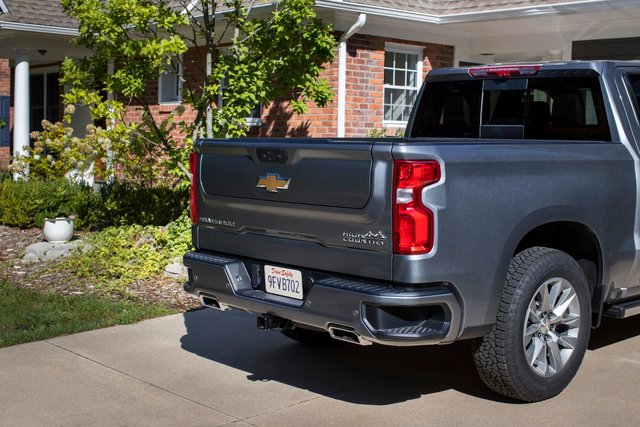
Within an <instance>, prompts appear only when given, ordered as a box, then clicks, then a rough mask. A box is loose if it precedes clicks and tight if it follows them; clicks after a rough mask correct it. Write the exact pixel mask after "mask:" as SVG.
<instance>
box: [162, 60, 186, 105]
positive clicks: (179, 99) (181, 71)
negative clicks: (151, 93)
mask: <svg viewBox="0 0 640 427" xmlns="http://www.w3.org/2000/svg"><path fill="white" fill-rule="evenodd" d="M172 62H173V61H172ZM177 65H178V70H177V71H178V76H177V79H178V94H177V98H176V99H170V100H165V99H162V94H163V90H162V81H163V80H164V79H165V78H167V76H169V75H173V74H174V73H171V74H170V73H167V72H166V71H165V72H163V73H162V74H161V75H160V77H158V104H161V105H170V104H181V103H182V86H183V83H184V77H183V75H184V68H183V66H182V55H180V57H179V58H177Z"/></svg>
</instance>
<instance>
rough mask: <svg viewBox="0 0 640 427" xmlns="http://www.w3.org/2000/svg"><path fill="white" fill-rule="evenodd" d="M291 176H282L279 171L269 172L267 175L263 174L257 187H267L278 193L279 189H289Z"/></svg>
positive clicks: (270, 190) (269, 190) (268, 189)
mask: <svg viewBox="0 0 640 427" xmlns="http://www.w3.org/2000/svg"><path fill="white" fill-rule="evenodd" d="M290 183H291V178H282V177H281V176H280V174H279V173H269V172H267V176H261V177H260V179H259V180H258V184H257V185H256V187H258V188H266V189H267V191H268V192H270V193H277V192H278V190H287V189H288V188H289V184H290Z"/></svg>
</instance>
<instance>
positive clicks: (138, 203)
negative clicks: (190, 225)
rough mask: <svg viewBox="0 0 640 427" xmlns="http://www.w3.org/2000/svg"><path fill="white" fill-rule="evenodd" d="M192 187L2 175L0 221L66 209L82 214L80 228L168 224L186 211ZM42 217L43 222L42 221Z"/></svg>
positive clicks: (27, 221)
mask: <svg viewBox="0 0 640 427" xmlns="http://www.w3.org/2000/svg"><path fill="white" fill-rule="evenodd" d="M188 194H189V193H188V189H184V188H180V189H173V188H170V187H166V186H158V187H151V188H149V187H139V186H135V185H132V184H127V183H119V182H116V183H113V184H107V185H105V186H104V187H102V188H101V189H100V190H99V191H98V192H96V191H94V189H93V188H92V187H90V186H87V185H84V184H77V183H72V182H69V181H68V180H66V179H53V180H39V179H31V180H29V181H13V180H11V179H2V180H0V224H4V225H9V226H14V227H21V228H28V227H34V226H36V225H39V223H38V222H37V221H36V218H41V217H43V216H47V213H48V212H53V211H60V212H68V213H72V214H74V215H75V216H76V228H78V229H79V230H89V229H96V228H104V227H108V226H112V225H133V224H138V225H166V224H168V223H170V222H172V221H174V220H176V219H177V218H179V217H180V216H181V215H183V214H184V213H185V212H186V209H187V204H188ZM40 222H41V221H40Z"/></svg>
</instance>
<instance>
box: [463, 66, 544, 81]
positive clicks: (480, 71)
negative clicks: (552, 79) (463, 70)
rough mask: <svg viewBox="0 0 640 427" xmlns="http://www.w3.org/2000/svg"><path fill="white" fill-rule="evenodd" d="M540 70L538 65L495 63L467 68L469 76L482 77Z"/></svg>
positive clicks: (518, 74) (507, 76)
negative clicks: (493, 64)
mask: <svg viewBox="0 0 640 427" xmlns="http://www.w3.org/2000/svg"><path fill="white" fill-rule="evenodd" d="M539 70H540V66H539V65H496V66H492V67H477V68H469V75H470V76H471V77H476V78H483V77H487V78H490V77H494V78H496V77H497V78H499V79H507V78H509V77H526V76H533V75H536V74H537V73H538V71H539Z"/></svg>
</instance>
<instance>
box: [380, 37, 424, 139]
mask: <svg viewBox="0 0 640 427" xmlns="http://www.w3.org/2000/svg"><path fill="white" fill-rule="evenodd" d="M387 52H393V53H404V54H407V55H417V57H418V61H417V62H416V68H417V69H416V72H417V73H416V86H415V87H411V86H394V85H389V84H386V83H383V88H382V126H383V127H387V128H403V127H405V126H406V125H407V122H408V120H407V121H404V120H385V118H384V104H385V102H384V100H385V97H384V95H385V91H386V89H415V91H416V101H417V95H418V92H419V91H420V86H421V85H422V76H423V69H424V56H423V55H424V47H422V46H415V45H406V44H399V43H385V46H384V54H385V60H386V55H387ZM384 68H386V67H384V64H383V69H384ZM383 82H384V77H383Z"/></svg>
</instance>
